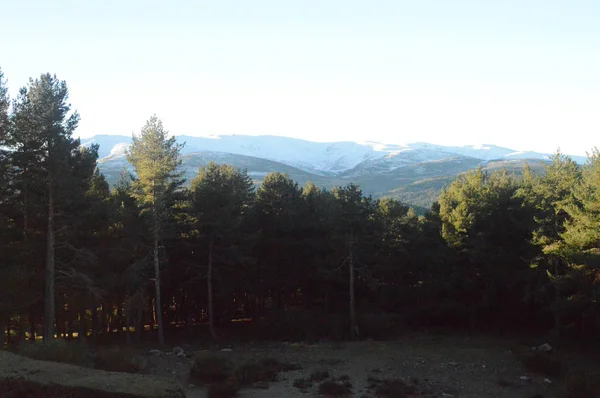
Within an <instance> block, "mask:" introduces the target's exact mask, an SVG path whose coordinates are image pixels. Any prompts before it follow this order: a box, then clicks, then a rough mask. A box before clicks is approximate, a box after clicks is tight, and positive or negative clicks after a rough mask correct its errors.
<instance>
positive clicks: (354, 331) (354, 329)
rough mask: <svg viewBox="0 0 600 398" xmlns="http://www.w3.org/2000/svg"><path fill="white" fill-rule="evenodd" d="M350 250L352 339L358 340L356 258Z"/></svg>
mask: <svg viewBox="0 0 600 398" xmlns="http://www.w3.org/2000/svg"><path fill="white" fill-rule="evenodd" d="M352 254H353V253H352V249H350V257H349V258H348V269H349V272H350V337H351V338H352V340H354V339H356V337H357V334H358V326H357V325H356V308H355V307H356V305H355V304H356V303H355V302H356V299H355V296H354V258H353V255H352Z"/></svg>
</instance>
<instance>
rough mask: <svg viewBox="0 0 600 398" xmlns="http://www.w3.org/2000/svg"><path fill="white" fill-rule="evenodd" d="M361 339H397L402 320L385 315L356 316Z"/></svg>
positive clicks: (368, 314) (395, 316)
mask: <svg viewBox="0 0 600 398" xmlns="http://www.w3.org/2000/svg"><path fill="white" fill-rule="evenodd" d="M356 322H357V324H358V331H359V333H360V337H361V338H371V339H375V340H386V339H389V338H393V337H396V336H397V335H398V333H399V331H400V329H401V328H402V324H403V322H402V318H401V317H400V316H398V315H393V314H384V313H364V312H363V313H358V314H357V316H356Z"/></svg>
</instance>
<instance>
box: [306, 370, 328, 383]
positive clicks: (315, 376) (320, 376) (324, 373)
mask: <svg viewBox="0 0 600 398" xmlns="http://www.w3.org/2000/svg"><path fill="white" fill-rule="evenodd" d="M328 378H329V371H328V370H315V371H314V372H312V374H311V375H310V380H312V381H323V380H326V379H328Z"/></svg>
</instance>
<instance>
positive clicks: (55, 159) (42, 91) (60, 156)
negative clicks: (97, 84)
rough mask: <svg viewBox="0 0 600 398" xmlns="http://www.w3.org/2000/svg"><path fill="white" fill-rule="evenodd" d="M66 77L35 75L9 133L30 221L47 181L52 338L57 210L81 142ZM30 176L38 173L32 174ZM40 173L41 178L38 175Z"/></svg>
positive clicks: (48, 326)
mask: <svg viewBox="0 0 600 398" xmlns="http://www.w3.org/2000/svg"><path fill="white" fill-rule="evenodd" d="M67 101H68V89H67V85H66V83H65V82H64V81H60V80H58V78H57V77H56V76H52V75H50V74H44V75H41V76H40V78H38V79H36V80H32V79H30V81H29V84H28V86H27V87H24V88H22V89H21V90H20V92H19V96H18V98H17V100H16V102H15V105H14V115H13V120H14V128H12V129H11V134H10V137H9V139H8V142H9V143H10V145H11V146H12V147H13V148H14V156H15V158H16V164H17V165H18V167H19V169H20V170H21V171H22V173H21V181H22V185H23V190H22V192H23V195H24V213H23V214H24V220H25V222H24V224H25V228H24V231H25V234H26V235H27V230H28V224H29V214H28V208H29V202H30V201H31V198H29V197H28V195H29V193H30V189H29V188H30V187H31V185H32V181H34V180H35V181H40V182H42V181H43V186H44V190H43V196H44V197H45V201H46V208H47V215H46V216H47V222H46V256H45V257H46V275H45V278H46V283H45V285H46V288H45V310H44V322H45V327H44V338H45V339H52V338H53V336H54V322H55V301H56V294H55V278H56V277H55V268H56V229H57V227H56V214H57V211H56V210H57V203H59V199H60V198H59V195H60V193H61V192H60V191H61V189H63V188H64V183H65V180H66V179H68V178H69V176H70V175H71V170H70V164H69V163H70V158H71V155H72V153H73V151H74V150H75V149H76V148H77V147H78V146H79V142H78V141H77V140H74V139H73V138H72V134H73V131H74V130H75V129H76V127H77V124H78V123H79V115H78V114H77V113H76V112H74V113H71V112H70V110H71V106H70V104H69V103H68V102H67ZM30 177H33V178H31V179H30ZM38 179H39V180H38Z"/></svg>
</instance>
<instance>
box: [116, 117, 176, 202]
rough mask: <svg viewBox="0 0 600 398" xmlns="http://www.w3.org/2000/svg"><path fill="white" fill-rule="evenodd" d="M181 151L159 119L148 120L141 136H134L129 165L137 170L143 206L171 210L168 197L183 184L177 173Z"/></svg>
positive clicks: (137, 188)
mask: <svg viewBox="0 0 600 398" xmlns="http://www.w3.org/2000/svg"><path fill="white" fill-rule="evenodd" d="M181 149H182V147H181V145H179V144H177V142H176V140H175V137H170V138H169V137H168V132H167V131H166V130H165V129H164V127H163V124H162V121H160V119H158V118H157V117H156V115H154V116H152V117H151V118H150V119H148V121H147V122H146V124H145V125H144V127H143V128H142V131H141V133H140V135H139V136H136V135H134V136H133V142H132V144H131V147H130V148H129V151H128V152H127V161H128V162H129V163H131V164H132V165H133V167H134V168H135V173H136V180H135V181H134V186H135V192H136V196H137V199H138V200H139V201H140V202H141V203H143V204H149V205H152V206H153V207H156V208H158V209H160V210H162V209H165V208H168V202H167V201H165V199H166V197H167V195H168V194H169V193H170V192H172V191H173V190H174V189H175V188H177V187H178V186H179V185H180V184H181V181H180V180H179V179H178V177H179V173H176V169H177V167H179V165H180V164H181V159H180V158H179V157H180V152H181Z"/></svg>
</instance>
